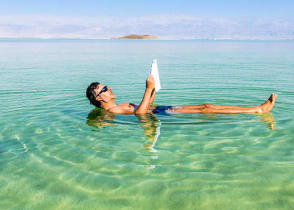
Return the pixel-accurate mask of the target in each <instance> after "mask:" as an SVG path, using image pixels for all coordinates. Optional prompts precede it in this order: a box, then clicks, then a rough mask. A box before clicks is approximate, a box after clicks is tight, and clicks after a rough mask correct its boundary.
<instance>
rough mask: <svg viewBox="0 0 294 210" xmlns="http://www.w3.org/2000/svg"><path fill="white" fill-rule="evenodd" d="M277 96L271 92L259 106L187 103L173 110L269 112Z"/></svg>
mask: <svg viewBox="0 0 294 210" xmlns="http://www.w3.org/2000/svg"><path fill="white" fill-rule="evenodd" d="M276 98H277V95H276V94H272V95H271V96H270V97H269V99H268V100H267V101H266V102H265V103H263V104H262V105H259V106H254V107H239V106H227V105H213V104H202V105H188V106H177V107H174V109H173V111H175V112H179V113H220V114H238V113H265V112H269V111H270V110H271V109H272V108H273V106H274V104H275V100H276Z"/></svg>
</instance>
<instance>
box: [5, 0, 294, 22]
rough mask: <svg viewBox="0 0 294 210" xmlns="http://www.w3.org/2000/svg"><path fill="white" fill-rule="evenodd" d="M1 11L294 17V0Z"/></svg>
mask: <svg viewBox="0 0 294 210" xmlns="http://www.w3.org/2000/svg"><path fill="white" fill-rule="evenodd" d="M0 3H1V7H0V14H47V15H48V14H50V15H69V16H73V15H74V16H124V17H132V16H142V15H143V16H147V15H162V14H165V15H166V14H172V15H179V14H180V15H201V16H222V17H234V16H251V17H283V18H287V17H288V18H293V17H294V1H293V0H247V1H246V0H225V1H224V0H223V1H221V0H201V1H197V0H194V1H193V0H182V1H181V0H157V1H156V0H148V1H147V0H137V1H134V0H116V1H113V0H112V1H111V0H108V1H107V0H96V1H95V0H83V1H82V0H79V1H77V0H50V1H42V0H0Z"/></svg>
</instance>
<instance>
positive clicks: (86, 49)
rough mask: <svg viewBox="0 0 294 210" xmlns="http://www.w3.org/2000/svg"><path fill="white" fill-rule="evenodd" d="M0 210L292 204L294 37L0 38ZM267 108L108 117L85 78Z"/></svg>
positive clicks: (167, 97) (128, 92)
mask: <svg viewBox="0 0 294 210" xmlns="http://www.w3.org/2000/svg"><path fill="white" fill-rule="evenodd" d="M0 49H1V50H0V109H1V112H0V130H1V132H0V200H1V202H0V208H1V209H61V208H62V209H160V208H161V209H244V210H245V209H246V210H247V209H293V206H294V199H293V198H294V181H293V180H294V179H293V174H294V152H293V151H294V150H293V147H294V146H293V145H294V144H293V143H294V135H293V131H294V129H293V128H294V121H293V118H292V116H294V105H293V102H294V100H293V96H294V85H293V79H294V71H293V69H294V42H293V41H201V40H199V41H193V40H191V41H148V40H141V41H137V40H18V39H17V40H1V41H0ZM154 58H156V59H157V60H158V65H159V66H158V67H159V74H160V79H161V85H162V90H161V91H160V92H159V93H157V95H156V99H155V104H157V105H191V104H203V103H210V104H224V105H242V106H254V105H258V104H261V103H263V102H264V101H265V100H266V99H267V98H268V97H269V96H270V94H271V93H273V92H274V93H277V94H278V99H277V102H276V105H275V107H274V108H273V110H272V111H271V112H270V113H268V114H263V115H255V114H250V115H247V114H238V115H213V114H176V115H154V116H152V115H148V116H146V117H145V118H140V119H139V118H137V117H136V116H133V115H130V116H126V115H122V116H120V115H117V116H114V115H111V114H109V113H105V112H103V111H101V110H99V109H94V107H93V106H91V105H89V102H88V100H87V99H86V97H85V90H86V88H87V86H88V85H89V84H90V83H91V82H93V81H99V82H101V83H103V84H106V85H107V86H109V87H111V88H112V91H113V92H114V93H115V94H116V96H117V98H116V102H117V103H121V102H133V103H137V104H138V103H140V101H141V98H142V96H143V93H144V88H145V79H146V77H147V73H148V72H149V68H150V65H151V62H152V59H154Z"/></svg>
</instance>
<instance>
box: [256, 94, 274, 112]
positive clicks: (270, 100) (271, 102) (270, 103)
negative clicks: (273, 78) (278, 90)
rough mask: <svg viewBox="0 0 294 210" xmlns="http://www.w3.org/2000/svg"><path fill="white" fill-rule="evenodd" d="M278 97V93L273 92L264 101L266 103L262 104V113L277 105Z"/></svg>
mask: <svg viewBox="0 0 294 210" xmlns="http://www.w3.org/2000/svg"><path fill="white" fill-rule="evenodd" d="M276 99H277V94H275V93H272V94H271V96H270V97H269V98H268V99H267V100H266V102H264V104H262V105H260V109H261V113H266V112H269V111H270V110H271V109H272V108H273V107H274V105H275V102H276Z"/></svg>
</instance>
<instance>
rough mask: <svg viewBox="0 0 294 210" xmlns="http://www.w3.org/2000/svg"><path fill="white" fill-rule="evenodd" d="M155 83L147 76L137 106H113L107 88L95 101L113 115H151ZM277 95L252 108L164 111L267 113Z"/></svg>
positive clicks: (174, 109)
mask: <svg viewBox="0 0 294 210" xmlns="http://www.w3.org/2000/svg"><path fill="white" fill-rule="evenodd" d="M104 86H105V85H103V84H99V85H98V86H97V87H96V89H95V90H94V91H95V93H96V94H99V93H100V92H101V90H102V89H103V88H104ZM155 94H156V92H155V83H154V78H153V76H152V75H149V76H148V78H147V80H146V89H145V92H144V95H143V98H142V100H141V103H140V104H139V105H138V106H137V105H135V104H133V103H127V102H126V103H122V104H118V105H116V104H115V94H114V93H113V92H112V91H111V88H108V89H107V91H105V92H102V93H101V94H99V95H98V96H97V97H96V100H97V101H99V102H100V103H101V107H102V108H103V109H105V110H107V111H108V112H111V113H114V114H146V113H151V112H152V110H154V108H155V107H153V106H152V104H153V101H154V97H155ZM276 98H277V95H276V94H274V93H273V94H271V96H270V97H269V98H268V99H267V100H266V101H265V102H264V103H263V104H261V105H257V106H252V107H242V106H230V105H213V104H201V105H183V106H173V107H172V108H170V109H168V110H166V112H168V113H215V114H240V113H246V114H250V113H267V112H269V111H270V110H271V109H272V108H273V106H274V105H275V101H276Z"/></svg>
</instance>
